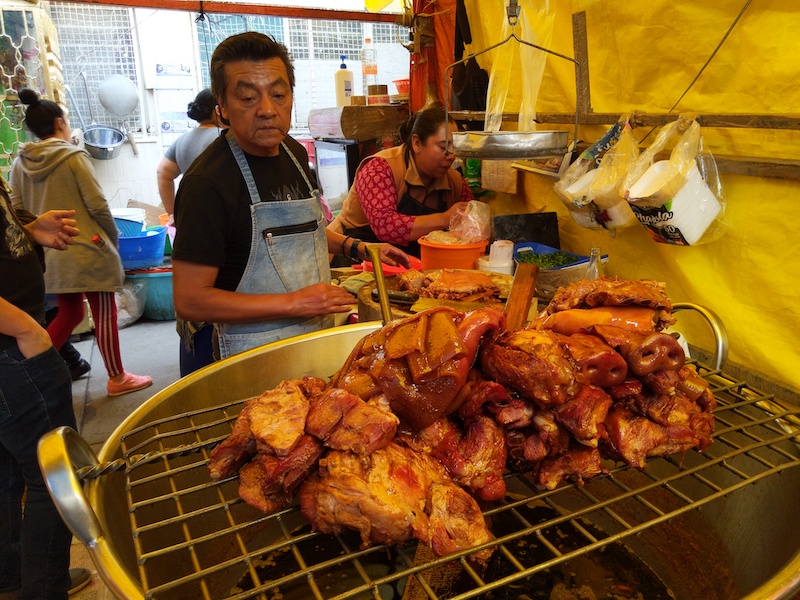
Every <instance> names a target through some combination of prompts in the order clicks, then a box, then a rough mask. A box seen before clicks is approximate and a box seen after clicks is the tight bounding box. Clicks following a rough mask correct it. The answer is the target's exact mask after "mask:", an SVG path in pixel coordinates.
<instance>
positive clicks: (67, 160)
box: [11, 89, 152, 396]
mask: <svg viewBox="0 0 800 600" xmlns="http://www.w3.org/2000/svg"><path fill="white" fill-rule="evenodd" d="M19 99H20V101H22V102H23V103H24V104H26V105H28V109H27V110H26V112H25V125H26V127H27V128H28V130H29V131H30V132H31V133H33V134H34V135H35V136H36V137H37V138H39V140H38V141H33V142H28V143H26V144H25V145H24V146H22V148H21V150H20V153H19V156H18V157H17V158H16V159H15V160H14V164H13V165H12V167H11V186H12V189H13V195H12V201H13V203H14V205H15V206H19V207H22V208H25V209H27V210H29V211H30V212H32V213H34V214H43V213H45V212H47V211H48V210H51V209H52V208H54V207H58V208H66V209H73V210H75V219H76V220H77V221H78V228H79V229H80V231H81V233H80V235H79V236H78V237H76V238H75V244H74V245H73V247H72V248H71V250H72V252H70V253H69V255H66V253H60V252H54V251H51V250H49V249H46V250H45V263H46V265H47V270H46V271H45V285H46V288H47V292H48V293H51V294H56V297H57V299H58V315H57V316H56V318H55V319H54V320H53V321H52V322H51V323H50V325H48V327H47V332H48V333H49V334H50V337H51V338H52V340H53V345H54V346H55V347H56V348H58V349H60V348H61V346H62V345H63V344H64V342H66V341H67V340H68V339H69V336H70V335H71V334H72V331H73V330H74V329H75V327H76V326H77V325H78V324H79V323H80V322H81V321H82V320H83V316H84V308H83V307H84V304H83V299H84V297H85V298H86V299H87V300H88V301H89V307H90V308H91V310H92V317H93V318H94V324H95V339H96V340H97V346H98V348H99V350H100V354H101V355H102V357H103V362H104V363H105V366H106V371H108V384H107V391H108V395H109V396H120V395H122V394H127V393H129V392H134V391H136V390H141V389H143V388H146V387H147V386H149V385H150V384H151V383H152V379H151V378H150V377H148V376H146V375H134V374H132V373H128V372H127V371H125V370H124V369H123V367H122V358H121V356H120V351H119V332H118V329H117V305H116V300H115V297H114V292H116V291H120V290H122V282H123V279H124V272H123V270H122V261H121V260H120V257H119V253H118V252H117V236H118V233H117V227H116V224H115V223H114V218H113V217H112V216H111V211H110V209H109V208H108V203H107V202H106V199H105V197H104V196H103V190H102V189H101V187H100V183H99V182H98V181H97V177H95V174H94V170H93V168H92V163H91V159H90V158H89V154H88V153H87V152H86V151H85V150H82V149H80V148H78V147H76V146H75V145H74V144H73V143H72V137H71V136H72V130H71V129H70V126H69V121H68V119H67V116H66V114H65V112H64V110H63V109H62V108H61V107H60V106H59V105H58V104H56V103H55V102H51V101H50V100H40V99H39V97H38V95H37V94H36V92H34V91H33V90H29V89H23V90H20V92H19Z"/></svg>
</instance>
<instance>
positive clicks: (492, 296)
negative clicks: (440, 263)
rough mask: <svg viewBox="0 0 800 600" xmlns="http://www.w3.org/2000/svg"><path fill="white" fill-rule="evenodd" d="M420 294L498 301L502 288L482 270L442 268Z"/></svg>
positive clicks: (468, 299) (459, 299) (450, 298)
mask: <svg viewBox="0 0 800 600" xmlns="http://www.w3.org/2000/svg"><path fill="white" fill-rule="evenodd" d="M419 295H420V296H422V297H423V298H436V299H439V300H458V301H460V302H487V301H493V302H497V301H498V300H499V297H500V288H499V287H497V286H496V285H495V283H494V282H493V281H492V280H491V279H490V278H489V276H488V275H486V274H485V273H483V272H482V271H460V270H453V269H442V270H441V271H439V275H438V276H437V277H436V278H434V279H433V281H431V282H430V283H429V284H428V285H426V286H424V287H422V288H421V289H420V290H419Z"/></svg>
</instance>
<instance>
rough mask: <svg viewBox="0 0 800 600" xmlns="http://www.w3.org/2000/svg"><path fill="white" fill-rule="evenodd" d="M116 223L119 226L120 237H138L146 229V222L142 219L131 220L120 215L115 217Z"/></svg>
mask: <svg viewBox="0 0 800 600" xmlns="http://www.w3.org/2000/svg"><path fill="white" fill-rule="evenodd" d="M114 224H115V225H116V226H117V231H119V236H120V237H137V236H140V235H142V230H143V229H144V223H143V222H141V221H129V220H128V219H120V218H119V217H114Z"/></svg>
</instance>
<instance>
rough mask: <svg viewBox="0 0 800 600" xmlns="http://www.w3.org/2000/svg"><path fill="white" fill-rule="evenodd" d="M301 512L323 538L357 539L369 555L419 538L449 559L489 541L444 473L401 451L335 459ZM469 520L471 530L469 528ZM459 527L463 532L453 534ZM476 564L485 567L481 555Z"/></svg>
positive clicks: (303, 499) (306, 493)
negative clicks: (352, 535) (349, 533)
mask: <svg viewBox="0 0 800 600" xmlns="http://www.w3.org/2000/svg"><path fill="white" fill-rule="evenodd" d="M300 509H301V511H302V513H303V516H305V518H306V519H307V520H308V522H309V523H311V525H312V527H314V529H315V530H317V531H320V532H323V533H331V534H336V533H340V532H342V531H344V530H345V529H352V530H355V531H357V532H358V533H359V535H360V536H361V541H362V546H363V547H368V546H369V545H371V544H374V543H377V544H402V543H404V542H406V541H408V540H410V539H411V538H416V539H418V540H420V541H422V542H424V543H426V544H430V545H431V547H432V549H433V551H434V553H441V552H445V553H450V552H454V551H456V550H463V549H467V548H472V547H474V546H476V545H478V544H482V543H484V542H487V541H488V540H489V539H490V534H489V531H488V529H487V528H486V524H485V522H484V520H483V515H482V514H481V511H480V509H479V508H478V505H477V503H476V502H475V500H473V499H472V498H471V497H470V496H469V495H468V494H466V492H464V491H463V490H461V489H460V488H459V487H458V486H456V485H455V484H454V483H453V482H452V480H451V479H450V478H449V477H448V475H447V473H446V471H445V469H444V467H443V466H442V465H441V464H440V463H439V462H438V461H437V460H436V459H434V458H432V457H430V456H428V455H426V454H423V453H418V452H414V451H412V450H411V449H409V448H405V447H402V446H399V445H397V444H389V445H388V446H386V447H385V448H382V449H380V450H378V451H376V452H374V453H372V454H370V455H369V456H357V455H355V454H352V453H349V452H340V451H332V452H330V453H328V455H327V456H326V457H325V458H324V459H322V460H321V461H320V468H319V474H318V475H315V476H313V477H311V478H309V479H307V480H306V481H305V482H304V483H303V485H302V486H301V487H300ZM430 516H432V517H433V521H432V522H431V520H430ZM465 519H466V520H468V521H469V523H470V526H469V527H464V526H462V525H463V523H464V520H465ZM448 523H449V524H450V525H448ZM456 523H458V527H457V528H458V531H457V532H451V531H450V528H451V527H452V526H453V525H455V524H456ZM438 555H441V554H438ZM476 559H477V560H479V561H480V560H484V558H483V555H482V554H479V555H478V556H477V557H476Z"/></svg>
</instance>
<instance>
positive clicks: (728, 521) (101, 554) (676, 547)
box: [40, 323, 800, 600]
mask: <svg viewBox="0 0 800 600" xmlns="http://www.w3.org/2000/svg"><path fill="white" fill-rule="evenodd" d="M376 327H378V324H377V323H366V324H360V325H355V326H346V327H340V328H336V329H332V330H328V331H324V332H320V333H315V334H310V335H306V336H301V337H297V338H293V339H290V340H286V341H283V342H278V343H275V344H271V345H269V346H266V347H263V348H261V349H257V350H253V351H250V352H248V353H245V354H242V355H239V356H236V357H233V358H231V359H228V360H226V361H223V362H220V363H217V364H215V365H212V366H210V367H208V368H206V369H204V370H202V371H200V372H197V373H195V374H193V375H191V376H189V377H187V378H185V379H182V380H180V381H178V382H177V383H175V384H174V385H172V386H170V387H168V388H166V389H165V390H163V391H162V392H160V393H158V394H156V395H155V396H153V397H152V398H151V399H150V400H148V401H147V402H146V403H145V404H144V405H143V406H141V407H140V408H139V409H138V410H137V411H136V412H134V413H133V414H132V415H131V416H130V417H129V418H128V419H126V421H125V422H124V423H123V424H122V425H120V427H119V428H118V429H117V430H116V431H115V432H114V434H113V435H112V436H111V438H110V439H109V440H108V441H107V442H106V444H105V445H104V446H103V448H102V450H101V452H100V455H99V459H100V461H101V463H105V462H111V461H119V462H121V460H120V459H122V457H123V456H127V457H128V460H127V462H126V465H127V468H126V471H125V472H123V471H111V472H109V473H107V474H103V475H101V476H100V477H99V478H96V479H92V480H90V481H89V482H88V484H87V485H86V489H85V492H86V497H87V498H88V505H87V504H85V502H83V501H82V498H81V495H80V494H79V490H80V485H79V483H78V479H77V477H76V475H75V472H74V471H73V470H72V469H70V468H69V467H68V466H66V465H67V463H68V462H69V460H70V457H71V460H72V462H73V463H74V464H75V467H76V468H80V467H86V466H87V465H93V464H95V462H96V458H95V457H94V456H93V453H92V452H91V450H89V449H88V446H86V445H85V442H83V441H82V440H81V439H80V438H79V437H78V436H77V434H74V435H73V434H71V433H68V434H67V435H65V436H63V437H62V436H59V435H56V434H50V435H48V436H46V437H45V438H43V441H42V446H41V449H40V459H41V460H42V462H43V465H44V469H45V474H46V477H47V480H48V485H49V486H50V488H51V491H52V492H53V494H54V497H56V498H57V499H58V502H59V505H60V506H59V508H60V510H61V511H62V514H65V515H66V518H67V520H68V521H69V523H70V526H71V528H72V530H73V532H74V533H75V534H76V536H77V537H78V538H79V539H80V540H81V541H82V542H83V543H84V544H86V545H87V547H88V548H89V549H90V551H91V553H92V556H93V559H94V560H95V562H96V564H97V565H98V570H99V572H100V574H101V576H102V577H103V578H104V580H105V581H106V582H107V583H108V585H109V586H110V587H111V589H112V590H113V591H114V593H115V594H116V595H117V596H118V597H119V598H142V597H144V596H145V594H144V593H143V592H142V588H144V589H145V590H147V597H155V598H168V599H170V600H173V599H175V598H192V599H194V598H222V597H227V596H228V595H229V594H230V590H231V589H232V587H233V586H235V585H236V584H237V582H238V581H239V580H240V579H241V578H242V577H243V576H244V577H245V578H249V579H251V580H252V581H253V584H252V587H255V588H256V590H254V591H252V592H242V593H241V595H237V596H236V597H237V598H249V597H257V596H258V594H259V591H258V588H259V586H261V587H260V589H261V592H260V593H262V594H264V595H265V596H266V597H272V596H273V590H272V588H271V587H270V586H271V585H272V584H273V583H275V581H274V580H277V583H278V584H280V585H281V592H282V593H284V597H297V598H303V599H305V598H331V597H336V598H342V599H343V598H382V597H387V596H385V595H382V594H384V593H385V590H386V589H388V588H389V587H391V585H395V588H396V586H397V584H398V582H400V581H403V582H405V581H406V580H407V581H409V582H412V580H413V583H414V585H416V586H417V588H418V591H419V590H422V588H423V587H425V586H427V587H426V588H425V591H424V592H421V593H422V594H423V595H421V596H420V595H415V596H412V595H411V594H410V592H409V585H410V584H409V585H406V593H407V594H409V596H408V597H413V598H417V597H423V598H446V597H447V598H449V597H453V595H452V593H450V592H442V591H440V588H437V587H436V586H435V585H434V584H432V583H431V584H430V585H428V583H425V584H420V583H418V581H419V579H420V578H425V579H426V580H427V581H433V580H434V579H435V577H434V573H436V572H438V571H441V570H442V569H444V570H445V571H447V567H446V566H443V563H445V562H446V561H444V560H438V561H437V560H436V559H432V558H431V557H430V556H429V557H428V558H423V554H424V553H422V552H420V550H419V548H418V549H417V550H416V552H417V555H416V556H415V555H414V552H415V550H414V548H413V547H411V548H410V549H408V548H406V549H403V548H400V549H397V548H391V549H386V548H372V549H368V550H365V551H359V550H358V543H357V540H354V539H353V538H352V537H348V536H347V535H342V536H337V537H336V538H334V537H332V536H317V535H315V534H313V533H310V532H309V531H308V530H307V529H302V528H301V526H302V524H303V522H304V521H303V519H302V516H301V515H299V513H298V512H297V511H296V509H294V508H293V509H289V510H287V511H283V512H282V513H280V514H278V515H271V516H265V515H263V514H261V513H259V512H258V511H255V510H254V509H251V508H250V507H248V506H246V505H243V504H242V503H241V502H239V501H238V498H237V496H236V489H237V482H236V479H235V478H231V479H230V480H228V481H225V482H222V483H215V484H212V483H211V482H210V480H209V478H208V475H207V470H206V467H205V465H206V464H207V459H208V454H209V451H210V450H209V440H210V441H212V445H213V440H216V439H222V438H223V437H224V436H225V435H227V434H228V433H229V432H230V423H231V421H232V420H233V419H234V418H235V416H236V414H237V413H238V411H239V410H240V409H241V406H242V404H241V401H242V400H243V399H245V398H248V397H252V396H255V395H258V394H260V393H261V392H262V391H264V390H265V389H268V388H270V387H273V386H274V385H276V384H277V383H278V382H279V381H281V380H282V379H289V378H297V377H302V376H304V375H309V374H313V375H317V376H320V377H328V376H330V375H332V374H333V373H334V372H335V371H336V370H337V369H338V368H339V367H340V366H341V365H342V363H343V361H344V358H345V357H346V355H347V353H348V352H349V351H350V349H351V348H353V346H354V345H355V344H356V342H357V341H358V340H359V339H360V338H361V337H363V336H364V335H365V334H367V333H368V332H370V331H372V330H374V329H375V328H376ZM700 371H701V374H702V375H703V376H704V377H705V378H706V379H707V380H708V381H710V382H711V384H712V388H713V390H714V392H715V394H716V395H717V397H718V399H719V401H720V409H719V410H718V411H717V412H716V413H715V416H716V419H717V427H716V432H715V442H714V444H713V445H712V447H711V448H710V449H709V450H708V451H707V453H706V454H705V455H699V454H697V453H694V452H691V453H688V454H687V455H686V456H685V457H683V459H682V460H681V459H680V457H677V458H676V459H674V460H673V459H655V460H652V461H650V463H649V466H648V469H647V471H646V472H644V473H641V472H639V471H635V470H632V469H627V468H617V469H614V470H613V471H612V473H611V474H610V475H609V476H607V477H602V478H598V479H596V480H593V481H591V482H589V483H587V484H586V486H585V487H582V488H578V487H575V486H561V487H559V488H557V489H556V490H554V491H552V492H545V493H542V492H541V490H538V489H536V488H535V487H534V486H532V485H530V484H529V482H528V480H527V479H526V478H525V477H524V476H518V477H517V476H513V477H510V478H509V480H508V484H509V491H510V492H511V493H510V494H509V497H508V498H507V500H506V502H505V503H500V504H498V505H495V506H490V507H487V508H488V510H487V513H486V514H487V519H489V520H490V522H492V523H495V524H499V523H501V522H502V523H503V529H502V530H501V529H500V527H498V528H496V529H493V530H494V532H495V535H496V536H498V538H499V540H498V541H497V542H496V543H497V544H498V546H499V547H498V549H497V550H496V552H495V557H496V558H498V560H501V561H504V562H505V563H506V567H505V568H506V571H504V572H503V574H502V575H500V576H495V577H494V578H493V579H491V580H490V579H489V578H488V577H489V576H488V575H484V574H481V573H476V572H475V571H474V570H471V568H470V566H469V564H468V562H467V561H466V559H465V557H464V556H463V555H460V556H458V560H456V561H455V566H456V568H457V569H459V570H460V571H461V573H462V575H461V585H462V587H461V588H460V589H459V591H458V592H457V594H458V595H456V596H455V597H457V598H476V597H480V598H501V597H509V598H510V597H514V598H518V597H525V596H524V595H523V594H525V593H526V592H527V591H530V590H531V589H533V586H534V585H535V583H534V581H535V579H531V577H533V576H534V575H536V574H537V573H539V572H540V571H542V570H543V569H545V568H546V567H548V566H557V565H559V564H560V563H562V562H564V561H566V560H567V559H570V560H576V561H582V560H584V559H586V558H587V557H595V558H596V559H597V560H598V561H600V562H602V561H604V560H606V558H605V557H607V556H608V554H609V553H610V552H611V550H612V549H613V547H614V546H622V545H624V546H625V547H626V548H627V549H628V550H629V551H630V552H631V553H632V554H631V555H632V556H635V557H638V558H640V559H642V560H643V561H644V563H646V564H647V565H648V566H649V567H650V568H651V569H652V570H653V571H655V573H656V574H657V575H658V577H659V578H660V579H661V580H662V581H663V583H664V584H665V585H666V586H667V587H668V588H669V589H670V590H672V592H673V593H674V595H675V597H676V598H679V599H681V600H692V599H698V600H701V599H702V600H709V599H712V598H720V599H721V598H725V599H730V598H742V597H746V598H748V600H764V599H778V598H790V597H792V595H793V593H795V592H796V591H797V589H798V588H800V553H799V552H798V548H800V527H798V526H797V523H798V516H797V511H798V507H800V469H798V467H800V450H799V449H798V439H799V438H798V429H797V423H798V422H800V419H798V415H800V409H798V408H797V407H790V406H781V405H780V404H779V403H778V401H776V400H775V399H774V398H772V397H771V396H766V395H763V394H760V393H759V392H757V391H755V390H752V389H751V388H749V387H748V386H747V385H746V384H744V383H742V382H737V381H734V380H732V379H730V378H728V377H727V376H725V375H724V374H722V373H719V372H718V371H716V370H714V369H708V368H705V367H702V366H701V367H700ZM70 431H71V430H70ZM198 444H199V445H200V446H201V447H202V450H201V451H200V452H194V453H188V454H176V453H173V452H170V451H169V449H170V448H176V447H179V446H181V445H184V446H186V448H190V447H192V446H196V445H198ZM68 454H69V455H70V457H68V456H67V455H68ZM138 455H144V456H147V457H149V458H150V459H154V460H151V461H149V462H148V461H142V462H141V463H137V462H136V460H138V459H132V458H130V457H131V456H138ZM165 472H169V475H168V476H165ZM129 481H130V484H129V483H128V482H129ZM89 505H90V506H91V508H90V507H89ZM92 508H93V509H94V512H92ZM534 509H536V510H539V509H546V510H547V511H549V512H551V513H552V515H551V517H548V519H549V520H547V521H536V520H534V518H533V514H534ZM95 513H96V517H95ZM509 519H510V521H509ZM566 530H569V532H570V536H571V537H578V538H579V541H578V542H575V544H576V546H574V547H564V546H563V540H562V539H560V538H562V537H565V536H563V535H562V533H563V532H565V531H566ZM329 542H330V543H334V544H336V546H337V551H336V552H334V554H333V555H329V556H322V554H321V553H322V551H321V550H320V549H319V548H321V547H322V546H323V545H324V544H326V543H329ZM533 545H538V546H539V547H540V550H541V551H544V552H547V553H549V556H550V558H549V560H545V561H544V563H542V564H536V565H532V564H530V563H529V562H526V557H525V556H523V551H522V550H520V549H521V548H523V547H524V548H527V549H528V550H530V549H531V547H532V546H533ZM265 553H267V554H269V557H268V558H267V560H266V561H265V562H270V563H274V562H280V561H278V559H277V558H276V557H281V560H282V561H284V562H285V561H289V562H290V563H291V565H292V566H291V568H290V569H289V570H288V571H282V572H280V573H277V574H274V575H271V576H269V575H268V576H266V580H265V576H263V575H259V574H257V573H256V568H255V566H254V565H255V564H256V563H257V562H258V561H259V560H260V558H259V557H261V556H262V555H263V554H265ZM464 554H466V553H464ZM571 557H572V558H571ZM493 560H494V558H493ZM376 562H377V563H392V566H391V568H389V566H386V567H385V568H383V569H382V570H379V571H375V570H374V569H375V563H376ZM437 563H438V566H437ZM450 564H451V565H452V564H453V563H450ZM564 564H566V565H569V566H568V571H569V570H571V571H578V572H579V571H580V568H581V567H580V566H579V565H575V563H572V562H566V563H564ZM459 567H460V568H459ZM347 571H350V572H353V573H355V574H356V579H355V580H348V582H347V587H348V589H347V590H341V589H339V590H337V589H335V586H332V587H331V586H329V585H328V584H329V583H330V582H332V581H334V582H335V580H336V579H337V577H338V576H339V574H341V578H344V577H345V575H344V573H345V572H347ZM415 573H416V574H415ZM270 580H272V582H271V581H270ZM326 582H327V583H326ZM403 585H405V584H403ZM526 586H528V587H527V588H526ZM291 587H295V588H302V590H303V591H300V592H297V593H296V595H294V596H293V595H291V594H287V593H285V592H286V590H287V589H288V588H291ZM512 589H513V590H515V591H514V592H513V593H512V595H504V593H505V591H506V590H512ZM259 597H260V596H259ZM389 597H391V596H389ZM395 597H397V596H395ZM405 597H406V596H405V595H404V596H403V598H405Z"/></svg>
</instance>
